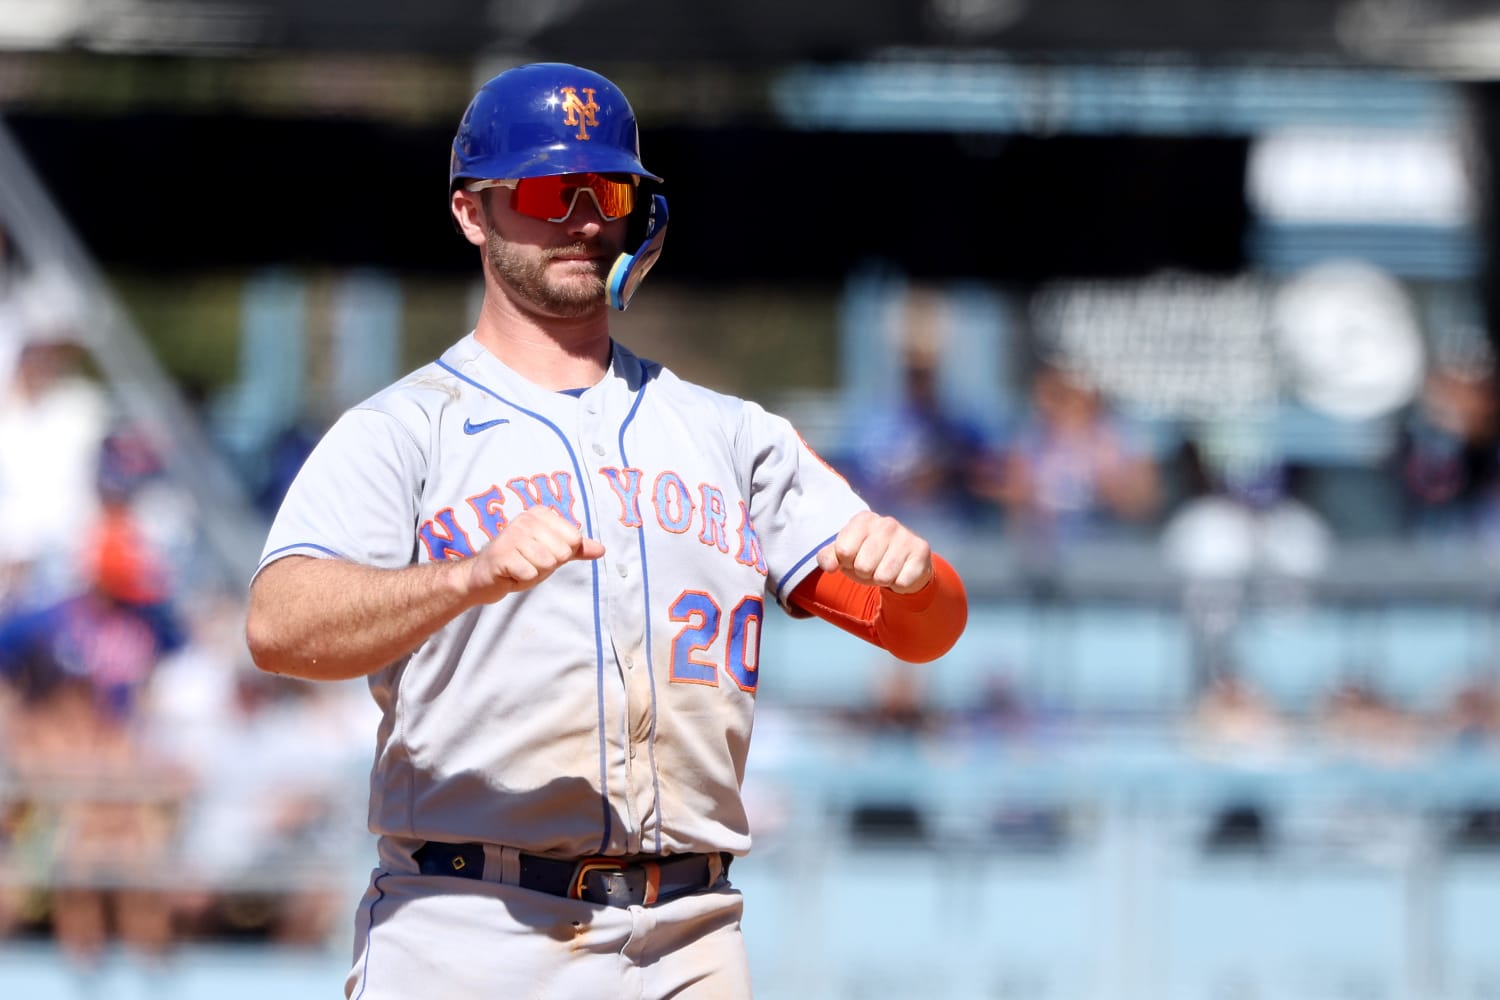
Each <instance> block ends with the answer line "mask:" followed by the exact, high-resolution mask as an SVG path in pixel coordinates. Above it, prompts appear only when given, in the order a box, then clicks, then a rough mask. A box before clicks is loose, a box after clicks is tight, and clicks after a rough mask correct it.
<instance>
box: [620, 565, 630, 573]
mask: <svg viewBox="0 0 1500 1000" xmlns="http://www.w3.org/2000/svg"><path fill="white" fill-rule="evenodd" d="M620 575H621V576H629V575H630V570H629V569H628V568H627V567H626V566H625V564H624V563H621V564H620Z"/></svg>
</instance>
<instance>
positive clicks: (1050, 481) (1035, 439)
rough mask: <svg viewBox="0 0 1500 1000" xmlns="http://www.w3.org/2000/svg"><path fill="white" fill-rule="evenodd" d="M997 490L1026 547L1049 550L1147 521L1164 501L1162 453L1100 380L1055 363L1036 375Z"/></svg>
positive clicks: (1050, 552) (1043, 553)
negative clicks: (1134, 431) (1121, 415)
mask: <svg viewBox="0 0 1500 1000" xmlns="http://www.w3.org/2000/svg"><path fill="white" fill-rule="evenodd" d="M991 490H992V493H993V495H994V496H995V497H996V498H997V499H998V500H999V501H1000V502H1001V503H1002V504H1003V505H1004V506H1005V509H1006V510H1007V512H1008V514H1009V516H1010V521H1009V523H1010V526H1011V528H1012V529H1013V530H1014V532H1015V533H1017V534H1018V535H1019V537H1020V539H1021V541H1022V543H1023V545H1024V548H1025V549H1026V550H1027V551H1028V552H1030V553H1032V554H1033V555H1040V556H1043V557H1046V556H1050V555H1053V554H1056V553H1057V552H1059V551H1061V550H1063V549H1066V548H1068V547H1070V546H1072V545H1075V544H1077V543H1079V542H1083V541H1087V540H1091V539H1099V538H1101V537H1108V536H1111V535H1115V534H1119V533H1120V532H1121V529H1126V528H1130V527H1134V526H1139V525H1141V524H1143V523H1144V522H1146V521H1148V520H1149V519H1150V518H1151V517H1153V516H1154V515H1155V514H1156V513H1157V510H1158V508H1159V506H1160V503H1161V483H1160V475H1159V472H1158V469H1157V466H1156V462H1155V460H1154V459H1153V458H1152V457H1151V456H1150V455H1149V454H1148V453H1147V452H1146V451H1145V450H1144V449H1143V448H1142V447H1141V446H1140V445H1139V444H1138V443H1137V442H1136V441H1133V440H1132V439H1131V436H1130V434H1128V433H1127V431H1126V428H1125V425H1124V424H1123V423H1122V422H1121V421H1120V420H1119V419H1117V418H1116V417H1115V416H1114V415H1113V414H1112V413H1111V412H1110V410H1109V408H1108V407H1107V406H1106V404H1105V402H1104V400H1103V398H1102V397H1101V396H1100V395H1099V393H1098V391H1097V390H1095V389H1094V387H1092V386H1091V385H1089V384H1088V383H1087V382H1085V381H1084V380H1083V378H1082V377H1081V376H1079V375H1078V374H1076V373H1073V372H1069V371H1066V370H1064V369H1063V368H1060V367H1056V366H1052V365H1047V366H1044V367H1043V368H1042V369H1041V370H1040V371H1038V372H1037V373H1036V374H1035V376H1034V377H1033V379H1032V386H1031V409H1030V413H1029V414H1028V416H1027V417H1026V418H1025V419H1024V420H1023V422H1022V424H1021V426H1020V428H1019V429H1018V431H1017V432H1016V433H1015V434H1014V435H1013V436H1012V438H1011V439H1010V441H1009V442H1008V445H1007V453H1006V457H1005V461H1004V466H1003V471H1002V473H1001V475H1000V477H999V479H998V482H995V483H993V484H992V486H991Z"/></svg>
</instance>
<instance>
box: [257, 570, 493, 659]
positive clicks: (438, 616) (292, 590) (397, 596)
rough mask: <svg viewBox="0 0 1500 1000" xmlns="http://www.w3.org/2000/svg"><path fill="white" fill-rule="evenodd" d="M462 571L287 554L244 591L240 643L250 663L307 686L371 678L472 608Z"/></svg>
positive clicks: (263, 571)
mask: <svg viewBox="0 0 1500 1000" xmlns="http://www.w3.org/2000/svg"><path fill="white" fill-rule="evenodd" d="M462 572H463V570H462V567H461V566H460V565H458V564H456V563H447V562H444V563H437V564H431V565H424V566H413V567H410V568H406V569H397V570H388V569H375V568H373V567H370V566H361V565H358V564H355V563H350V562H346V561H343V560H339V559H314V558H310V557H308V556H288V557H286V558H284V559H280V560H277V561H276V562H274V563H272V564H271V565H269V566H267V567H266V568H265V569H263V570H262V571H261V573H260V575H259V576H258V577H256V580H255V583H254V584H253V585H252V587H251V589H250V607H249V613H248V616H247V618H246V623H245V636H246V642H247V644H248V645H249V648H250V655H251V658H252V659H254V661H255V665H256V666H258V667H259V668H260V669H262V670H265V671H267V672H269V673H276V674H286V675H289V676H292V677H302V678H306V679H308V680H345V679H348V678H351V677H362V676H364V675H366V674H369V673H373V672H374V671H376V670H379V669H380V668H381V667H383V666H385V665H386V664H388V663H392V662H394V661H395V660H398V659H400V658H401V657H403V656H405V655H406V654H407V653H410V652H411V651H412V650H414V649H416V648H417V646H419V645H421V643H422V642H423V641H424V640H425V639H427V637H428V636H430V635H432V634H433V633H434V632H436V631H437V630H438V629H440V628H442V627H443V626H444V625H446V624H447V623H448V622H450V621H452V620H453V619H454V618H456V617H457V616H458V615H459V614H460V613H461V612H463V611H464V610H465V609H466V608H468V607H469V606H470V605H471V604H473V603H474V601H473V600H472V598H471V597H470V596H468V594H467V592H466V590H465V588H464V586H463V580H462Z"/></svg>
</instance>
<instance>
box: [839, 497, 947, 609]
mask: <svg viewBox="0 0 1500 1000" xmlns="http://www.w3.org/2000/svg"><path fill="white" fill-rule="evenodd" d="M818 566H819V568H821V569H822V570H823V572H825V573H833V572H841V573H843V574H844V575H845V576H847V577H849V578H850V579H852V580H854V581H856V582H858V583H865V584H872V585H874V586H876V587H885V588H887V589H889V590H893V591H895V592H896V593H898V594H914V593H916V592H917V591H919V590H921V589H922V588H923V587H925V586H927V582H928V581H929V580H931V579H932V546H930V545H928V544H927V540H926V539H924V538H922V537H921V536H920V535H917V534H916V533H915V532H913V531H912V530H911V529H910V528H908V527H906V525H904V524H902V523H901V522H900V521H898V520H896V519H895V518H894V517H881V516H880V515H879V514H876V513H874V512H873V511H868V510H866V511H861V512H860V513H858V514H855V515H854V516H853V517H851V518H850V519H849V523H848V524H846V525H844V527H843V530H841V531H840V532H839V533H838V537H837V538H835V539H834V540H833V541H832V542H830V543H829V544H828V545H825V546H823V548H822V549H821V550H820V551H819V552H818Z"/></svg>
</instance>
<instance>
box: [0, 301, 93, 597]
mask: <svg viewBox="0 0 1500 1000" xmlns="http://www.w3.org/2000/svg"><path fill="white" fill-rule="evenodd" d="M82 362H83V350H82V348H81V346H80V345H79V344H78V342H77V341H76V339H74V338H73V336H72V335H71V334H70V333H68V332H66V331H60V330H48V331H45V332H33V333H32V334H31V335H30V336H29V337H28V339H27V340H26V341H25V343H24V344H23V345H22V347H21V349H20V354H19V356H18V358H17V361H16V368H15V371H14V373H13V374H12V376H11V378H10V381H9V382H8V383H7V384H6V385H4V386H3V387H0V567H3V568H4V569H5V570H6V571H7V573H6V576H7V578H8V580H9V582H10V584H11V586H10V588H9V592H11V593H14V592H15V590H17V589H18V588H20V587H22V586H26V587H30V588H33V589H35V590H37V591H38V592H40V593H43V594H47V593H50V594H56V593H59V592H61V591H63V590H65V589H67V588H68V587H69V586H71V585H72V584H73V583H75V582H76V581H74V580H73V579H70V576H71V572H72V570H73V569H74V568H75V567H76V566H77V565H78V563H77V557H78V554H79V545H80V541H81V539H80V537H79V533H78V526H79V525H82V524H90V523H92V522H93V520H94V514H95V510H96V508H97V495H96V483H95V477H96V473H97V469H98V459H99V447H100V443H101V442H102V441H103V439H104V435H105V431H106V429H107V426H108V409H109V408H108V403H107V396H106V394H105V392H104V390H103V388H102V387H101V386H100V385H99V384H98V383H97V382H96V381H95V380H94V379H92V378H90V377H88V376H87V375H85V374H84V372H83V365H82Z"/></svg>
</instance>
